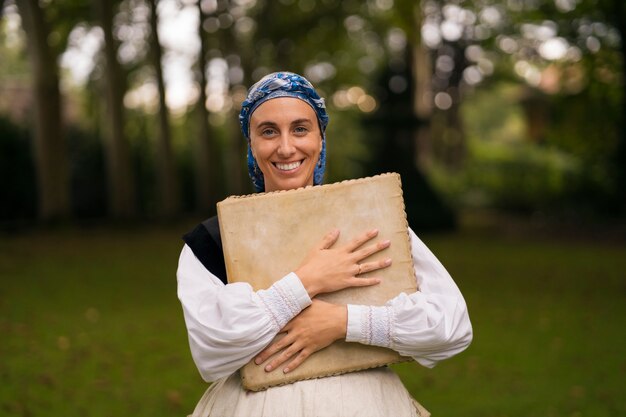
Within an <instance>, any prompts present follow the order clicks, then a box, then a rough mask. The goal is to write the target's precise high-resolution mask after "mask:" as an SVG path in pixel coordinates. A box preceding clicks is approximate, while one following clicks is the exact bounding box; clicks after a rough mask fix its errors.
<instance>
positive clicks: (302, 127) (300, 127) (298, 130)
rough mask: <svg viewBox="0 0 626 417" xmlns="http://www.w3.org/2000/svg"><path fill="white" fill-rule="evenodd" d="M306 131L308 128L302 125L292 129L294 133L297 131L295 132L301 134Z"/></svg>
mask: <svg viewBox="0 0 626 417" xmlns="http://www.w3.org/2000/svg"><path fill="white" fill-rule="evenodd" d="M308 131H309V129H307V128H306V127H304V126H298V127H296V128H295V129H294V132H295V133H297V134H301V135H302V134H306V133H307V132H308Z"/></svg>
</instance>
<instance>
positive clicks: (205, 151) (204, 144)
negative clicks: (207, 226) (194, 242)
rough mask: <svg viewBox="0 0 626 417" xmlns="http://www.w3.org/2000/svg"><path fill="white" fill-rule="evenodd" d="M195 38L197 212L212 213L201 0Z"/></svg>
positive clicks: (211, 143) (213, 161) (212, 165)
mask: <svg viewBox="0 0 626 417" xmlns="http://www.w3.org/2000/svg"><path fill="white" fill-rule="evenodd" d="M197 6H198V15H199V22H198V36H199V37H200V51H199V52H198V61H197V65H196V82H197V83H198V91H199V95H198V101H197V102H196V106H195V110H194V111H195V113H196V115H195V117H196V118H197V123H198V125H197V126H198V137H197V142H196V146H197V148H196V160H195V163H196V209H197V210H200V211H202V212H204V213H213V212H214V211H215V203H216V202H217V190H216V188H217V187H216V179H217V178H216V174H217V170H216V165H217V164H216V162H217V158H216V156H217V155H216V146H215V141H214V140H213V138H212V137H211V128H210V126H209V112H208V111H207V108H206V101H207V96H206V88H207V77H206V56H207V42H206V35H205V33H204V29H203V24H204V21H205V13H204V11H203V10H202V0H198V2H197Z"/></svg>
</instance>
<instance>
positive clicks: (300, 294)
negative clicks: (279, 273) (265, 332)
mask: <svg viewBox="0 0 626 417" xmlns="http://www.w3.org/2000/svg"><path fill="white" fill-rule="evenodd" d="M257 295H258V296H259V298H260V299H261V302H262V304H263V308H264V309H265V310H266V311H267V313H268V315H269V316H270V317H271V319H272V323H273V325H274V327H275V328H276V330H277V331H278V330H280V329H282V328H283V327H284V326H285V325H286V324H287V323H288V322H289V320H291V319H292V318H294V317H295V316H296V315H297V314H298V313H300V312H301V311H302V310H303V309H304V308H306V307H308V306H309V305H310V304H311V298H310V297H309V294H308V293H307V291H306V289H305V288H304V286H303V285H302V282H301V281H300V278H298V276H297V275H296V274H295V273H293V272H292V273H290V274H288V275H286V276H285V277H284V278H282V279H281V280H279V281H277V282H275V283H274V285H272V286H271V287H270V288H268V289H267V290H261V291H257Z"/></svg>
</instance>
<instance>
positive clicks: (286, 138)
mask: <svg viewBox="0 0 626 417" xmlns="http://www.w3.org/2000/svg"><path fill="white" fill-rule="evenodd" d="M295 152H296V148H295V146H294V144H293V138H292V137H291V136H290V135H289V134H283V135H281V136H280V142H279V144H278V155H279V156H281V157H283V158H284V157H289V156H291V155H293V154H294V153H295Z"/></svg>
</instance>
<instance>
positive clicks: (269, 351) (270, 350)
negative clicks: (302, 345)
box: [254, 334, 292, 365]
mask: <svg viewBox="0 0 626 417" xmlns="http://www.w3.org/2000/svg"><path fill="white" fill-rule="evenodd" d="M291 343H292V341H291V340H289V334H287V335H286V336H285V337H283V338H282V339H280V340H279V341H277V342H274V343H272V344H271V345H269V346H268V347H267V348H265V349H264V350H263V352H261V353H259V354H258V355H257V357H256V358H254V363H256V364H257V365H260V364H262V363H263V362H265V361H266V360H268V359H269V358H270V357H271V356H272V355H274V354H275V353H276V352H279V351H281V350H283V349H284V348H285V347H287V346H289V345H290V344H291Z"/></svg>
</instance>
